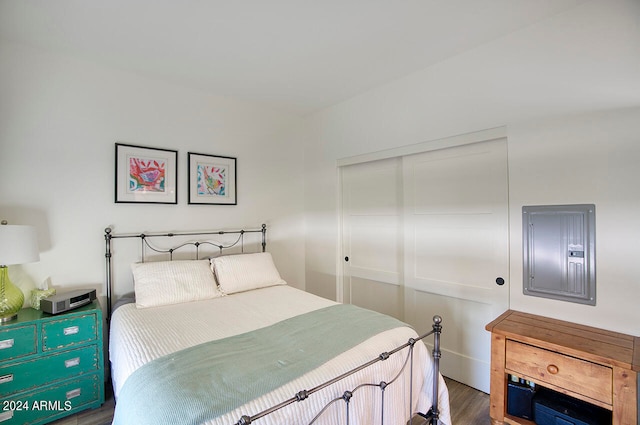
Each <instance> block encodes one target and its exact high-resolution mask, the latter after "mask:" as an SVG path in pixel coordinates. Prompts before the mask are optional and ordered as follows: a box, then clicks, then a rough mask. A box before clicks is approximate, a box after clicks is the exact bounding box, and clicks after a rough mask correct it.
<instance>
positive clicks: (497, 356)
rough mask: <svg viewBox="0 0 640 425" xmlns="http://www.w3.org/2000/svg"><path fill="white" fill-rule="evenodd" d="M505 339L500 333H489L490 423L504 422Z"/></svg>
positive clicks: (505, 384) (493, 424)
mask: <svg viewBox="0 0 640 425" xmlns="http://www.w3.org/2000/svg"><path fill="white" fill-rule="evenodd" d="M505 344H506V343H505V339H504V337H503V336H501V335H496V334H492V335H491V383H490V387H489V390H490V392H491V393H490V395H489V399H490V402H491V405H490V406H489V416H490V417H491V424H492V425H502V424H503V423H504V412H505V407H506V402H507V400H506V398H505V389H506V386H507V378H506V376H505V371H504V362H505V352H506V345H505Z"/></svg>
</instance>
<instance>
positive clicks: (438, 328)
mask: <svg viewBox="0 0 640 425" xmlns="http://www.w3.org/2000/svg"><path fill="white" fill-rule="evenodd" d="M250 233H260V234H261V242H260V246H261V250H262V252H265V251H266V245H267V242H266V235H267V225H266V224H262V226H261V227H260V228H259V229H249V230H245V229H240V230H216V231H192V232H190V231H184V232H166V233H130V234H114V233H113V231H112V229H111V228H110V227H107V228H106V229H105V230H104V239H105V279H106V291H107V294H106V295H107V323H109V321H110V319H111V315H112V313H113V273H112V269H113V264H112V261H111V258H112V255H113V253H112V243H113V240H114V239H136V238H137V239H139V240H140V261H142V262H144V261H145V254H146V251H147V250H151V251H152V252H154V253H157V254H167V255H168V257H169V260H173V254H174V253H175V252H176V251H178V250H180V249H183V248H186V247H193V248H194V249H195V257H196V259H200V247H201V246H205V247H206V246H209V247H215V248H217V249H218V254H219V255H222V254H223V250H225V249H230V248H234V247H239V248H240V252H244V236H245V234H250ZM214 235H218V236H222V235H237V238H236V239H235V240H232V241H231V242H230V243H227V244H224V243H220V242H214V241H211V240H200V239H202V238H211V237H212V236H214ZM192 236H193V237H197V238H198V240H195V241H186V242H181V243H179V244H177V245H175V246H172V247H170V248H158V247H155V246H153V245H151V243H150V242H149V239H153V238H173V237H183V238H186V237H192ZM441 332H442V318H441V317H440V316H437V315H436V316H434V317H433V325H432V330H431V331H430V332H427V333H425V334H423V335H421V336H419V337H417V338H410V339H409V340H408V341H407V342H406V343H405V344H403V345H400V346H398V347H396V348H394V349H392V350H391V351H386V352H383V353H381V354H380V355H378V357H376V358H374V359H371V360H370V361H368V362H366V363H363V364H361V365H360V366H357V367H355V368H353V369H351V370H349V371H347V372H345V373H343V374H342V375H339V376H336V377H335V378H332V379H330V380H328V381H326V382H324V383H322V384H320V385H318V386H316V387H314V388H312V389H309V390H306V389H303V390H301V391H299V392H297V393H296V394H295V395H294V396H293V397H291V398H289V399H288V400H285V401H283V402H281V403H279V404H276V405H274V406H272V407H270V408H268V409H265V410H263V411H262V412H259V413H256V414H254V415H242V416H241V417H240V418H239V420H238V422H236V424H235V425H250V424H252V423H254V422H255V421H257V420H258V419H260V418H263V417H265V416H268V415H269V414H271V413H273V412H275V411H277V410H280V409H282V408H284V407H286V406H289V405H291V404H293V403H299V402H303V401H304V400H306V399H308V398H309V397H310V396H311V395H313V394H314V393H316V392H318V391H320V390H322V389H324V388H326V387H328V386H330V385H333V384H335V383H337V382H339V381H341V380H343V379H345V378H346V377H348V376H351V375H353V374H355V373H357V372H359V371H361V370H363V369H366V368H367V367H369V366H371V365H373V364H375V363H377V362H381V361H385V360H387V359H388V358H389V357H391V356H392V355H400V354H399V353H400V352H401V351H403V350H405V349H408V350H407V354H406V357H405V359H404V363H403V366H402V368H401V370H400V371H398V373H397V374H396V376H394V377H393V378H392V379H391V380H389V381H388V382H387V381H381V382H379V383H365V384H360V385H358V386H357V387H356V388H353V389H351V390H345V391H344V393H343V394H342V395H341V396H339V397H336V398H335V399H333V400H331V401H329V402H328V403H327V404H326V405H325V406H324V407H323V408H322V409H321V410H320V411H319V412H318V414H317V415H316V416H315V417H314V418H313V420H312V421H311V422H310V423H309V425H312V424H314V423H315V422H316V420H318V419H319V418H320V417H321V416H322V414H323V413H324V412H325V411H327V409H328V408H329V407H330V406H331V405H333V404H335V403H339V402H341V401H342V402H344V405H345V418H346V424H347V425H349V419H350V418H349V414H350V411H349V405H350V401H351V399H352V397H353V396H354V395H355V393H356V392H357V391H358V390H359V389H360V388H363V387H379V388H380V394H381V397H382V403H381V405H382V414H381V418H382V419H381V420H382V423H381V425H384V392H385V389H386V388H387V387H388V386H389V385H391V384H393V383H394V382H395V381H396V380H397V379H398V378H399V377H400V376H401V374H402V373H403V372H404V371H405V369H406V368H407V367H409V368H410V374H409V376H410V379H409V389H410V395H409V400H410V402H409V404H411V400H413V394H412V391H413V349H414V345H415V344H416V343H417V342H419V341H422V340H423V339H425V338H426V337H428V336H430V335H433V350H432V353H431V354H432V357H433V404H432V406H431V408H430V409H429V411H428V412H427V413H420V412H413V411H412V408H411V405H410V406H409V414H410V422H409V424H413V423H414V419H415V418H416V417H421V418H423V419H421V421H422V423H424V421H426V423H427V424H429V425H438V424H441V423H442V422H441V421H440V410H439V406H438V394H439V376H440V357H441V351H440V334H441Z"/></svg>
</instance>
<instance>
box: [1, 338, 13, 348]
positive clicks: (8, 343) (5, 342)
mask: <svg viewBox="0 0 640 425" xmlns="http://www.w3.org/2000/svg"><path fill="white" fill-rule="evenodd" d="M13 344H14V341H13V338H11V339H5V340H2V341H0V350H4V349H5V348H11V347H13Z"/></svg>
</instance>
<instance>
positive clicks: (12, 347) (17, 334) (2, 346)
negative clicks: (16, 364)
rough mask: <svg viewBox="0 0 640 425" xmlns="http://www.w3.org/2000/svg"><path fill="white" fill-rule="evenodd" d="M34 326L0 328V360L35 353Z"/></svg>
mask: <svg viewBox="0 0 640 425" xmlns="http://www.w3.org/2000/svg"><path fill="white" fill-rule="evenodd" d="M37 349H38V348H37V347H36V326H35V325H29V326H22V327H19V328H11V329H3V330H0V361H4V360H9V359H15V358H18V357H22V356H28V355H30V354H35V353H36V351H37Z"/></svg>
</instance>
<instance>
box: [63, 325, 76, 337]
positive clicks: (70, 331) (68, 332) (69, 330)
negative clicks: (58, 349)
mask: <svg viewBox="0 0 640 425" xmlns="http://www.w3.org/2000/svg"><path fill="white" fill-rule="evenodd" d="M62 332H63V333H64V335H65V336H67V335H75V334H77V333H78V332H80V328H79V327H78V326H69V327H68V328H64V329H63V330H62Z"/></svg>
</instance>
